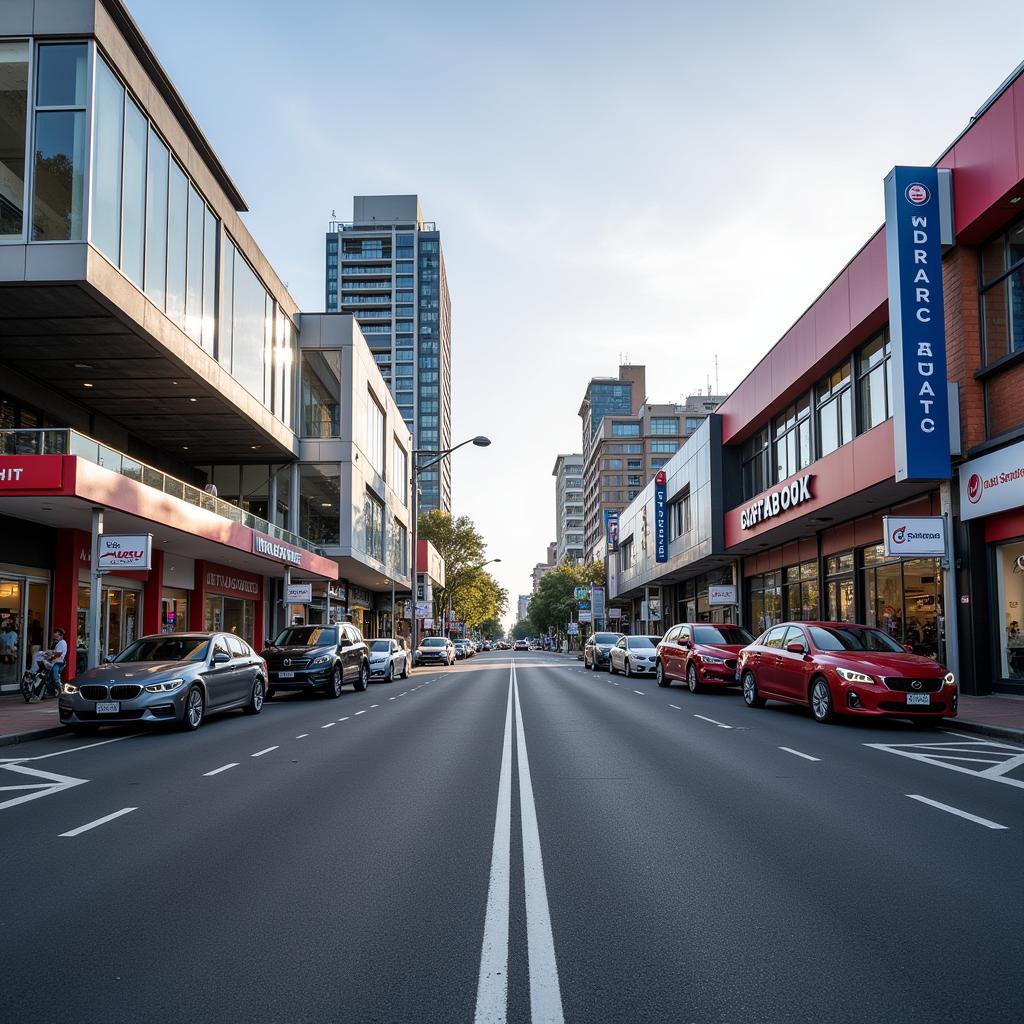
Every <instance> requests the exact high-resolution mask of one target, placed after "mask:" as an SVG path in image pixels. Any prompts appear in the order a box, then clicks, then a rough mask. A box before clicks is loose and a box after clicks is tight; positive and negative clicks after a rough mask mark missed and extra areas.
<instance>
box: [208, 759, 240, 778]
mask: <svg viewBox="0 0 1024 1024" xmlns="http://www.w3.org/2000/svg"><path fill="white" fill-rule="evenodd" d="M237 767H238V762H237V761H232V762H231V764H222V765H221V766H220V767H219V768H214V769H213V771H212V772H203V778H204V779H208V778H209V777H210V776H211V775H220V773H221V772H226V771H227V770H228V769H229V768H237Z"/></svg>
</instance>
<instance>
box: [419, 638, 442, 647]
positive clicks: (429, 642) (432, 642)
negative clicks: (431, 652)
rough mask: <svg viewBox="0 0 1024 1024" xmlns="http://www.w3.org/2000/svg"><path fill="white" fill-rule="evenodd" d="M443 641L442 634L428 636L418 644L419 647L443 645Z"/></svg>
mask: <svg viewBox="0 0 1024 1024" xmlns="http://www.w3.org/2000/svg"><path fill="white" fill-rule="evenodd" d="M445 642H446V641H445V638H444V637H443V636H428V637H426V639H424V640H423V642H422V643H421V644H420V647H444V645H445Z"/></svg>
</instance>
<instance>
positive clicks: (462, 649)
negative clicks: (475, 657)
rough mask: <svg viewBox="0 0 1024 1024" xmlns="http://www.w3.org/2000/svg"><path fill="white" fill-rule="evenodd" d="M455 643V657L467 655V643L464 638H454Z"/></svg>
mask: <svg viewBox="0 0 1024 1024" xmlns="http://www.w3.org/2000/svg"><path fill="white" fill-rule="evenodd" d="M453 643H454V645H455V657H456V658H459V659H462V658H468V657H469V644H467V643H466V641H465V640H454V641H453Z"/></svg>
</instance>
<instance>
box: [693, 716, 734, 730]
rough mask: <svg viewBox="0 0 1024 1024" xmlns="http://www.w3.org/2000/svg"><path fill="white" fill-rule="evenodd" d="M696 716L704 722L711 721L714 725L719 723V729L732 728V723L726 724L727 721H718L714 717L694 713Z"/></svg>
mask: <svg viewBox="0 0 1024 1024" xmlns="http://www.w3.org/2000/svg"><path fill="white" fill-rule="evenodd" d="M693 717H694V718H699V719H700V720H701V721H702V722H710V723H711V724H712V725H717V726H718V728H719V729H731V728H732V726H731V725H726V724H725V722H716V721H715V720H714V719H713V718H706V717H705V716H704V715H694V716H693Z"/></svg>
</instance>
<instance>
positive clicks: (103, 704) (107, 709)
mask: <svg viewBox="0 0 1024 1024" xmlns="http://www.w3.org/2000/svg"><path fill="white" fill-rule="evenodd" d="M120 711H121V702H120V701H119V700H101V701H99V703H98V704H97V705H96V714H97V715H116V714H119V713H120Z"/></svg>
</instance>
